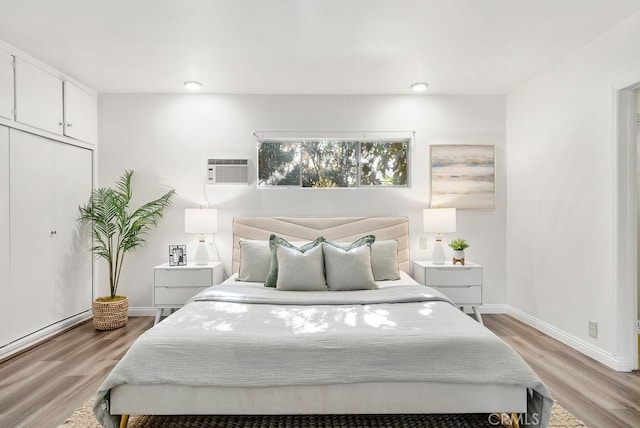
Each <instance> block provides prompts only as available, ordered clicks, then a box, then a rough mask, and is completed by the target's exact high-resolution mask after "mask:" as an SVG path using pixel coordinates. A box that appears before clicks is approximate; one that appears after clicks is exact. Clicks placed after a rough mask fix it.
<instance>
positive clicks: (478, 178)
mask: <svg viewBox="0 0 640 428" xmlns="http://www.w3.org/2000/svg"><path fill="white" fill-rule="evenodd" d="M495 159H496V150H495V146H493V145H432V146H431V207H432V208H457V209H494V208H495V207H496V168H495Z"/></svg>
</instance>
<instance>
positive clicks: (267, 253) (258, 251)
mask: <svg viewBox="0 0 640 428" xmlns="http://www.w3.org/2000/svg"><path fill="white" fill-rule="evenodd" d="M270 266H271V250H269V241H254V240H249V239H241V240H240V268H239V269H238V276H237V277H236V281H249V282H265V281H266V280H267V274H268V273H269V267H270Z"/></svg>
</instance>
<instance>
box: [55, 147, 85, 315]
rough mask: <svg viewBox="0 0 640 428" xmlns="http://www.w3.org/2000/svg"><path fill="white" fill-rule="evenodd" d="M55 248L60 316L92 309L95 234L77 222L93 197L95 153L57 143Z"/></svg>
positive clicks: (57, 300)
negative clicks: (79, 207)
mask: <svg viewBox="0 0 640 428" xmlns="http://www.w3.org/2000/svg"><path fill="white" fill-rule="evenodd" d="M54 156H55V162H54V189H55V202H54V207H55V212H54V213H55V230H56V238H55V248H54V259H53V269H54V276H53V280H54V282H53V284H52V285H53V288H54V300H53V301H52V303H53V304H54V306H55V311H56V316H57V317H58V318H59V319H64V318H68V317H70V316H73V315H76V314H79V313H80V312H83V311H86V310H89V309H91V300H92V263H91V253H90V252H89V248H91V235H90V229H89V228H88V227H82V225H81V224H80V223H79V222H78V221H77V219H78V206H80V205H84V204H86V203H87V201H88V200H89V196H91V189H92V185H91V183H92V176H93V174H92V152H91V151H90V150H87V149H83V148H80V147H75V146H70V145H67V144H55V153H54Z"/></svg>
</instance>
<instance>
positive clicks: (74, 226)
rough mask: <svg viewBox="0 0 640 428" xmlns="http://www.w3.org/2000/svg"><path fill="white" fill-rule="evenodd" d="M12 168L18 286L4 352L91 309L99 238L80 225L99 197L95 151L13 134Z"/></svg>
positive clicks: (1, 317) (13, 287) (5, 313)
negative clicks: (83, 211) (86, 207)
mask: <svg viewBox="0 0 640 428" xmlns="http://www.w3.org/2000/svg"><path fill="white" fill-rule="evenodd" d="M0 148H2V145H0ZM8 166H9V168H8V170H9V177H8V179H9V183H10V186H9V195H10V196H9V204H8V205H9V207H10V208H9V218H10V225H11V228H10V233H9V236H10V240H9V242H10V246H11V247H10V256H9V260H10V266H9V269H8V271H9V272H10V281H9V284H8V286H7V285H6V284H3V286H4V288H5V289H4V290H3V292H2V303H0V307H1V308H2V310H1V311H0V322H1V323H2V325H3V328H2V329H0V346H3V345H6V344H8V343H10V342H12V341H15V340H17V339H20V338H22V337H25V336H27V335H29V334H31V333H33V332H35V331H38V330H40V329H42V328H45V327H47V326H50V325H52V324H55V323H57V322H59V321H62V320H65V319H67V318H70V317H72V316H74V315H77V314H80V313H82V312H85V311H88V310H89V309H90V308H91V300H92V288H93V287H92V276H93V273H92V258H91V253H90V252H89V248H90V243H91V238H90V234H89V230H87V229H86V228H85V229H83V228H82V227H81V225H80V224H79V223H78V221H77V218H78V206H79V205H81V204H84V203H86V202H87V201H88V200H89V196H90V194H91V189H92V175H93V174H92V152H91V151H90V150H88V149H84V148H81V147H76V146H72V145H68V144H63V143H58V142H54V141H52V140H49V139H46V138H42V137H39V136H36V135H33V134H30V133H26V132H22V131H18V130H15V129H11V131H10V134H9V163H8ZM3 171H4V169H3ZM1 184H2V181H0V185H1ZM5 272H6V271H5Z"/></svg>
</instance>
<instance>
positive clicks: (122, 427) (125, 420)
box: [120, 415, 129, 428]
mask: <svg viewBox="0 0 640 428" xmlns="http://www.w3.org/2000/svg"><path fill="white" fill-rule="evenodd" d="M127 423H129V415H122V416H120V428H127Z"/></svg>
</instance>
